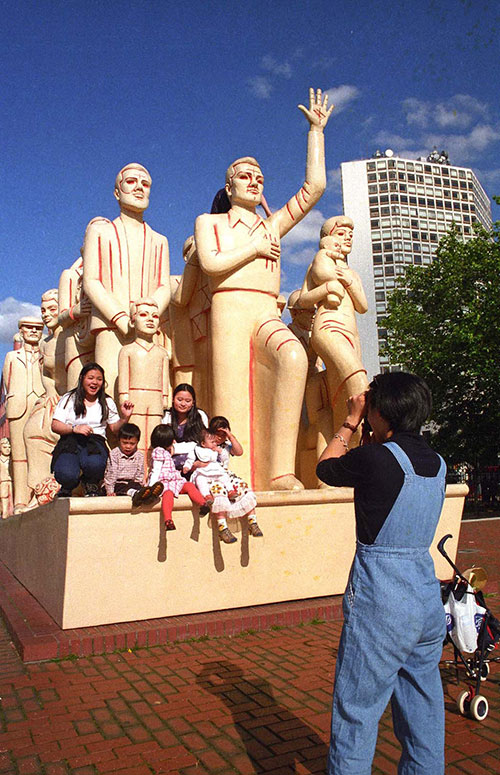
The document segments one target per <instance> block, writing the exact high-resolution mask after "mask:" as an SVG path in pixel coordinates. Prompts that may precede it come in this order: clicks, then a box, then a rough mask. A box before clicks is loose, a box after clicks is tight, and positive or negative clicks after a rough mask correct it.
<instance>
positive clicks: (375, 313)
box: [341, 151, 492, 377]
mask: <svg viewBox="0 0 500 775" xmlns="http://www.w3.org/2000/svg"><path fill="white" fill-rule="evenodd" d="M438 160H439V161H438ZM341 173H342V196H343V203H344V213H345V215H348V216H349V217H350V218H352V219H353V221H354V240H353V248H352V252H351V255H350V257H349V263H350V265H351V266H352V267H353V268H354V269H355V270H356V271H357V272H359V274H360V275H361V279H362V281H363V286H364V289H365V292H366V296H367V299H368V304H369V310H368V312H367V313H366V314H365V315H360V316H358V328H359V333H360V336H361V344H362V348H363V361H364V363H365V366H366V368H367V370H368V376H369V377H370V376H372V375H374V374H377V373H378V372H379V371H381V370H384V369H385V368H387V367H388V362H387V359H386V358H384V357H381V356H379V346H380V344H381V343H382V342H383V341H384V339H385V334H386V332H385V330H384V328H383V327H382V325H381V321H382V319H383V317H384V315H385V313H386V309H387V297H388V295H389V294H390V293H391V291H392V290H393V288H394V287H395V284H396V280H397V278H398V277H400V276H401V275H402V274H403V273H404V270H405V267H406V266H407V265H408V264H423V265H425V264H430V263H431V261H432V258H433V255H434V254H435V252H436V248H437V245H438V242H439V240H440V239H441V237H442V236H443V235H444V234H445V233H446V232H447V231H448V230H449V229H450V227H451V225H452V223H455V224H456V225H457V227H458V229H459V230H460V232H461V234H462V235H463V237H464V239H471V238H472V237H473V236H474V230H473V228H472V225H473V223H475V222H477V221H479V223H481V224H482V225H483V226H484V227H485V228H487V229H489V228H491V225H492V221H491V204H490V201H489V199H488V197H487V195H486V193H485V191H484V189H483V188H482V186H481V184H480V183H479V181H478V179H477V177H476V175H475V174H474V173H473V172H472V170H470V169H467V168H465V167H453V166H451V165H450V164H449V162H448V158H447V155H446V154H445V153H442V154H441V155H440V154H438V153H437V152H436V151H433V153H432V154H430V156H429V157H428V159H427V160H425V161H424V160H415V159H403V158H402V157H400V156H394V155H393V153H392V151H386V153H385V155H382V154H380V153H377V154H376V156H375V157H374V158H372V159H364V160H362V161H348V162H344V163H343V164H341Z"/></svg>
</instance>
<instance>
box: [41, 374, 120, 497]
mask: <svg viewBox="0 0 500 775" xmlns="http://www.w3.org/2000/svg"><path fill="white" fill-rule="evenodd" d="M133 409H134V405H133V403H131V402H130V401H125V402H124V403H123V404H122V405H121V407H120V413H118V410H117V408H116V404H115V402H114V401H113V399H112V398H111V397H110V396H108V395H107V394H106V390H105V377H104V369H103V368H102V366H100V365H99V364H98V363H87V364H86V365H85V366H84V367H83V369H82V370H81V372H80V376H79V377H78V384H77V386H76V388H74V389H73V390H70V392H69V393H65V394H64V395H63V396H62V398H61V399H60V400H59V403H58V404H57V406H56V408H55V411H54V415H53V418H52V430H53V432H54V433H57V434H59V436H60V437H61V438H60V439H59V441H58V442H57V444H56V446H55V448H54V451H53V453H52V471H53V472H54V477H55V478H56V480H57V481H58V482H59V484H60V485H61V489H60V491H59V493H58V495H59V497H69V496H70V495H71V493H72V491H73V490H74V489H75V487H77V485H78V483H79V482H81V483H82V484H83V489H84V492H85V495H86V496H94V495H99V485H100V482H101V480H102V478H103V476H104V469H105V468H106V461H107V459H108V448H107V446H106V428H109V429H110V431H111V432H112V433H117V432H118V430H119V429H120V428H121V426H122V425H123V424H124V423H126V422H127V421H128V419H129V418H130V416H131V414H132V412H133ZM120 415H121V416H120Z"/></svg>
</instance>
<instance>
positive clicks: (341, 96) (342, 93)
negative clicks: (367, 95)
mask: <svg viewBox="0 0 500 775" xmlns="http://www.w3.org/2000/svg"><path fill="white" fill-rule="evenodd" d="M326 94H327V95H328V101H329V104H330V105H335V110H334V113H340V112H341V111H342V110H344V108H345V107H347V105H349V103H350V102H352V101H353V100H356V99H358V97H359V96H360V95H361V92H360V90H359V89H358V87H357V86H350V85H348V84H343V85H342V86H332V88H331V89H327V91H326Z"/></svg>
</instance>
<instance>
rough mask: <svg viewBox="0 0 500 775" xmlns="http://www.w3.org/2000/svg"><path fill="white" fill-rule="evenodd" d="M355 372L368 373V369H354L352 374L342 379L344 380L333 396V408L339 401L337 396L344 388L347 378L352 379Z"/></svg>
mask: <svg viewBox="0 0 500 775" xmlns="http://www.w3.org/2000/svg"><path fill="white" fill-rule="evenodd" d="M355 374H366V369H357V370H356V371H353V372H352V374H348V375H347V377H346V378H345V379H343V380H342V382H341V383H340V385H339V386H338V388H337V390H336V391H335V395H334V396H333V398H332V400H331V407H332V409H333V407H334V406H335V404H336V402H337V397H338V395H339V394H340V391H341V390H342V388H343V386H344V385H345V383H346V382H347V380H348V379H351V377H354V375H355Z"/></svg>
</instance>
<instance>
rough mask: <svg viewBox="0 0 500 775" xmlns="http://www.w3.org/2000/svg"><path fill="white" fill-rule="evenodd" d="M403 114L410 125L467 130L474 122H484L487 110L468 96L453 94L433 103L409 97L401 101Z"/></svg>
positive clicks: (483, 105)
mask: <svg viewBox="0 0 500 775" xmlns="http://www.w3.org/2000/svg"><path fill="white" fill-rule="evenodd" d="M403 112H404V113H405V115H406V121H407V123H408V124H410V125H414V126H417V127H421V128H422V129H428V128H429V127H431V126H438V127H440V128H442V129H467V128H468V127H470V126H472V124H474V123H475V122H476V121H479V120H485V119H486V118H487V117H488V114H489V109H488V106H487V105H486V103H484V102H480V101H479V100H478V99H476V98H475V97H471V96H470V95H469V94H455V95H453V97H450V98H449V99H447V100H444V101H440V102H437V101H436V102H433V101H431V100H427V101H425V100H418V99H415V98H414V97H409V98H408V99H406V100H404V101H403Z"/></svg>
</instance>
